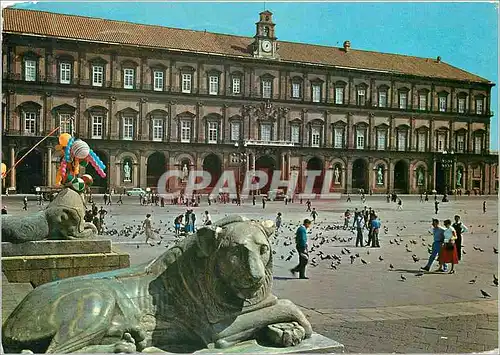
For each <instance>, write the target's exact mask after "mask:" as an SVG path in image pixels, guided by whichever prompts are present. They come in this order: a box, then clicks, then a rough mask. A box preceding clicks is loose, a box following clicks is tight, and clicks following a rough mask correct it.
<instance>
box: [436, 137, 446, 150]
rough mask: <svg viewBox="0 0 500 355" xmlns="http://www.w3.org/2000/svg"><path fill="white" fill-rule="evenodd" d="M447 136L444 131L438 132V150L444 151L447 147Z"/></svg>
mask: <svg viewBox="0 0 500 355" xmlns="http://www.w3.org/2000/svg"><path fill="white" fill-rule="evenodd" d="M445 141H446V136H445V135H444V134H443V133H440V134H438V140H437V147H436V148H437V151H438V152H442V151H443V150H444V149H445V144H446V142H445Z"/></svg>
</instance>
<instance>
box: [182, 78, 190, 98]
mask: <svg viewBox="0 0 500 355" xmlns="http://www.w3.org/2000/svg"><path fill="white" fill-rule="evenodd" d="M182 92H183V93H185V94H190V93H191V74H182Z"/></svg>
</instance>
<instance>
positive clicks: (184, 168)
mask: <svg viewBox="0 0 500 355" xmlns="http://www.w3.org/2000/svg"><path fill="white" fill-rule="evenodd" d="M188 176H189V169H188V167H187V164H186V163H184V165H183V166H182V180H183V181H186V180H187V178H188Z"/></svg>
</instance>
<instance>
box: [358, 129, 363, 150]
mask: <svg viewBox="0 0 500 355" xmlns="http://www.w3.org/2000/svg"><path fill="white" fill-rule="evenodd" d="M356 149H365V130H364V129H357V130H356Z"/></svg>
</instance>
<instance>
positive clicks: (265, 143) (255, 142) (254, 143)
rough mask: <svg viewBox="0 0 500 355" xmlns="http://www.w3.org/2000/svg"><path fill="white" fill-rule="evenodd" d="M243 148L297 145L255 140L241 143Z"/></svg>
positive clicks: (294, 144) (288, 142) (297, 144)
mask: <svg viewBox="0 0 500 355" xmlns="http://www.w3.org/2000/svg"><path fill="white" fill-rule="evenodd" d="M243 144H244V145H245V146H272V147H297V146H299V145H300V144H299V143H293V142H292V141H264V140H257V139H247V140H245V141H243Z"/></svg>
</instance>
